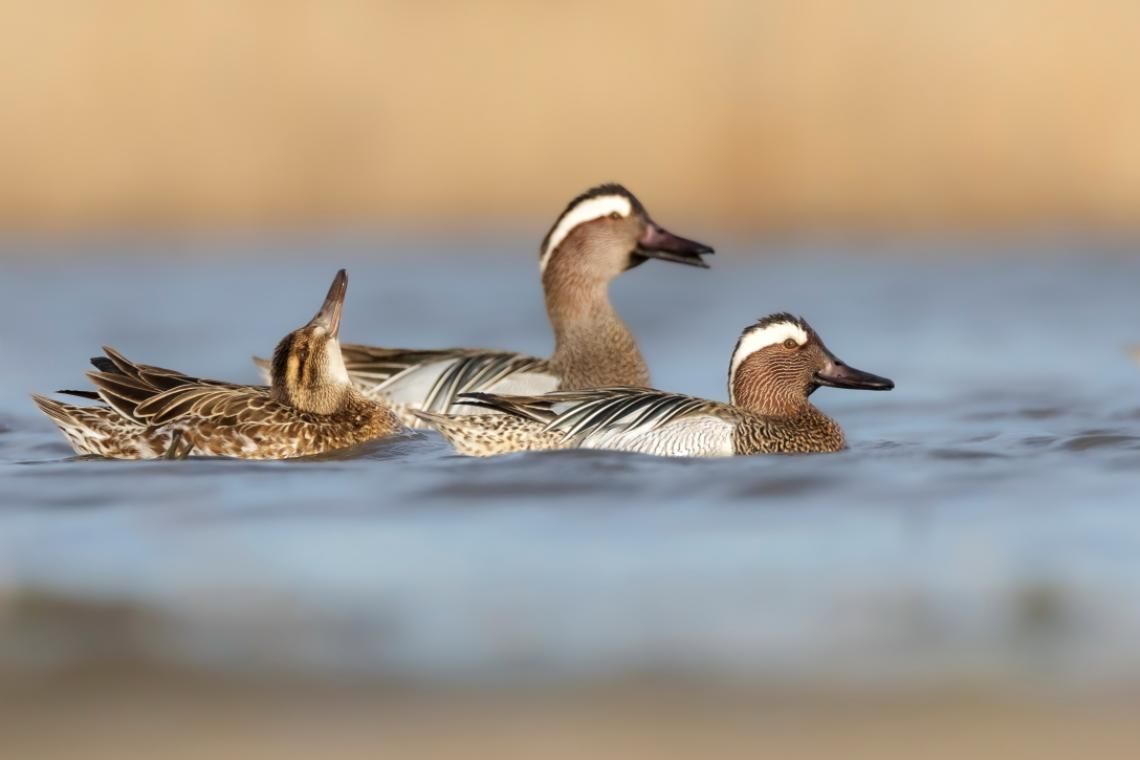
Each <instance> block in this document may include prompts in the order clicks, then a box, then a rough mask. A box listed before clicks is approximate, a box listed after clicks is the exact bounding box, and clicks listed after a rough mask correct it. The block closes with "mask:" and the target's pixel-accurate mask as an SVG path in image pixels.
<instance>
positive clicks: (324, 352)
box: [33, 269, 401, 459]
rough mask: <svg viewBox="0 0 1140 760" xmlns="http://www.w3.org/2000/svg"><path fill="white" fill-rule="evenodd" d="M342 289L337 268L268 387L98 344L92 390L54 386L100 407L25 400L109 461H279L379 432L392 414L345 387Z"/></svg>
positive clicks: (77, 445) (392, 426) (79, 449)
mask: <svg viewBox="0 0 1140 760" xmlns="http://www.w3.org/2000/svg"><path fill="white" fill-rule="evenodd" d="M347 287H348V277H347V275H345V272H344V270H343V269H342V270H340V271H339V272H337V275H336V278H335V279H334V280H333V283H332V287H330V288H329V292H328V297H327V298H325V302H324V305H323V306H322V307H321V310H320V311H318V312H317V314H316V316H315V317H313V319H312V320H311V321H310V322H309V323H308V324H307V325H305V326H304V327H302V328H300V329H299V330H294V331H293V332H291V333H289V334H288V335H286V336H285V338H284V339H282V341H281V342H280V343H279V344H278V345H277V349H276V350H275V351H274V353H273V369H272V373H271V374H272V380H271V383H270V385H269V386H268V387H267V386H253V385H235V384H232V383H224V382H218V381H216V380H202V379H199V378H196V377H190V376H189V375H183V374H181V373H179V372H175V371H172V370H168V369H161V368H159V367H152V366H148V365H145V364H136V363H134V362H132V361H130V360H129V359H127V358H126V357H125V356H123V355H122V354H120V353H119V352H118V351H116V350H114V349H113V348H108V347H104V349H103V351H104V352H105V354H106V356H100V357H96V358H94V359H92V360H91V361H92V363H93V364H94V365H95V367H96V369H97V371H95V372H88V373H87V377H88V378H90V379H91V381H92V382H93V383H94V384H95V387H96V388H97V391H95V392H91V391H61V392H62V393H68V394H71V395H77V396H82V397H84V398H91V399H98V400H101V401H102V402H103V404H102V405H99V406H76V405H72V404H64V403H60V402H59V401H55V400H53V399H49V398H45V397H43V396H33V398H34V399H35V402H36V404H37V405H38V406H39V408H40V409H41V410H42V411H43V412H44V414H46V415H47V416H48V417H50V418H51V419H52V421H53V422H55V424H56V425H57V426H58V427H59V429H60V430H61V431H62V432H63V434H64V436H66V437H67V440H68V441H69V442H70V443H71V446H72V448H74V449H75V451H76V453H79V454H94V455H98V456H103V457H111V458H114V459H153V458H157V457H179V458H180V457H184V456H221V457H240V458H242V459H288V458H291V457H302V456H311V455H313V454H321V453H324V452H327V451H333V450H336V449H342V448H345V447H348V446H353V445H356V444H359V443H363V442H365V441H371V440H373V439H376V438H383V437H384V436H387V435H390V434H392V433H394V432H396V431H398V430H400V428H401V425H400V422H399V420H398V418H397V417H396V415H395V414H394V413H393V412H392V410H391V409H389V408H388V407H387V406H385V405H384V404H382V403H380V402H378V401H374V400H371V399H367V398H365V397H364V395H363V394H361V393H360V392H359V391H358V390H357V389H356V388H355V387H354V386H353V385H352V383H351V381H350V380H349V377H348V371H347V370H346V369H345V366H344V360H343V359H342V358H341V353H340V345H339V342H338V340H337V334H338V332H339V330H340V316H341V311H342V309H343V307H344V295H345V290H346V289H347Z"/></svg>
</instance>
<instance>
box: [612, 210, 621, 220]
mask: <svg viewBox="0 0 1140 760" xmlns="http://www.w3.org/2000/svg"><path fill="white" fill-rule="evenodd" d="M610 219H621V214H619V213H618V212H616V211H611V212H610Z"/></svg>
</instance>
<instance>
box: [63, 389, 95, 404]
mask: <svg viewBox="0 0 1140 760" xmlns="http://www.w3.org/2000/svg"><path fill="white" fill-rule="evenodd" d="M56 393H66V394H67V395H68V396H78V397H79V398H89V399H92V400H93V401H99V400H100V399H101V398H102V397H101V396H100V395H99V394H98V393H96V392H95V391H77V390H73V389H71V388H60V389H59V390H58V391H56Z"/></svg>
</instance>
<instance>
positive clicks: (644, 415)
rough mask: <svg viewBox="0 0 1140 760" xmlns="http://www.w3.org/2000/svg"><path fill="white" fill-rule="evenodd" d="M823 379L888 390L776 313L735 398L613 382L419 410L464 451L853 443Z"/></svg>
mask: <svg viewBox="0 0 1140 760" xmlns="http://www.w3.org/2000/svg"><path fill="white" fill-rule="evenodd" d="M820 386H829V387H832V388H851V389H859V390H874V391H888V390H890V389H892V388H894V383H893V382H892V381H890V380H888V379H887V378H885V377H879V376H878V375H872V374H871V373H869V372H863V371H862V370H857V369H854V368H853V367H849V366H848V365H846V364H844V363H843V362H842V361H840V360H839V359H837V358H836V357H835V355H834V354H832V353H831V351H829V350H828V349H827V347H826V346H825V345H824V344H823V341H822V340H820V338H819V335H818V334H817V333H816V332H815V331H814V330H813V329H812V328H811V327H810V326H809V325H808V324H807V322H805V321H804V320H803V319H801V318H799V317H794V316H792V315H790V314H784V313H781V314H773V315H771V316H768V317H764V318H763V319H761V320H760V321H758V322H757V323H756V324H754V325H751V326H750V327H748V328H747V329H746V330H745V331H744V333H743V334H742V335H741V336H740V340H738V341H737V343H736V348H735V350H734V351H733V353H732V360H731V362H730V363H729V375H728V394H729V403H727V404H723V403H720V402H718V401H708V400H705V399H699V398H693V397H691V396H683V395H680V394H675V393H666V392H664V391H658V390H652V389H648V388H631V387H612V388H597V389H593V390H584V391H564V392H555V393H548V394H546V395H544V396H502V395H494V394H487V393H473V394H468V395H465V396H464V397H463V401H464V402H465V403H468V404H474V405H477V406H482V407H484V408H486V409H491V410H493V411H494V412H495V413H494V414H480V415H469V416H449V415H435V414H425V413H421V414H420V416H421V417H422V418H423V419H425V420H427V421H428V422H430V423H431V424H432V426H433V427H435V428H436V429H437V430H439V432H440V433H441V434H442V435H443V437H444V438H446V439H447V440H448V441H449V442H450V443H451V444H452V445H453V446H454V447H455V449H456V451H458V452H459V453H461V454H468V455H470V456H491V455H494V454H505V453H510V452H514V451H539V450H547V449H571V448H582V449H610V450H616V451H632V452H639V453H643V454H656V455H660V456H689V457H712V456H732V455H747V454H811V453H826V452H834V451H840V450H842V449H844V448H846V446H847V443H846V440H845V438H844V435H843V431H842V430H841V429H840V427H839V425H838V423H836V422H835V420H833V419H831V418H830V417H828V416H827V415H826V414H824V413H823V412H821V411H820V410H819V409H817V408H816V407H815V406H814V405H813V404H812V403H811V402H810V401H809V400H808V397H809V396H811V394H812V393H814V392H815V391H816V389H818V388H819V387H820Z"/></svg>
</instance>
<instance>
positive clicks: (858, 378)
mask: <svg viewBox="0 0 1140 760" xmlns="http://www.w3.org/2000/svg"><path fill="white" fill-rule="evenodd" d="M815 381H816V382H817V383H818V384H820V385H826V386H827V387H829V388H849V389H851V390H857V391H889V390H891V389H892V388H894V387H895V384H894V381H893V380H889V379H887V378H885V377H879V376H878V375H872V374H871V373H870V372H864V371H863V370H861V369H855V368H854V367H848V366H847V365H846V364H844V363H843V362H841V361H839V360H838V359H836V358H835V357H834V356H830V357H828V362H827V365H826V366H825V367H824V368H823V369H821V370H819V371H817V372H816V373H815Z"/></svg>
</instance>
